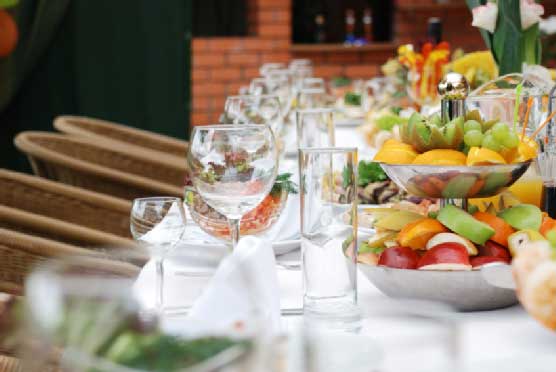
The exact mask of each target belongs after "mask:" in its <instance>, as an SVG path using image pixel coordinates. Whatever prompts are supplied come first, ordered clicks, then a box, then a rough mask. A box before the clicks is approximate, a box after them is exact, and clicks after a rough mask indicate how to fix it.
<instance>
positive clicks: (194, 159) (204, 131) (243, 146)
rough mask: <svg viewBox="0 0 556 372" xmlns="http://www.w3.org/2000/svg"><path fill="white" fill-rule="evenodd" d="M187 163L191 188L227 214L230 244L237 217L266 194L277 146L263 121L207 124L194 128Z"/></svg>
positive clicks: (237, 228)
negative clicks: (260, 123)
mask: <svg viewBox="0 0 556 372" xmlns="http://www.w3.org/2000/svg"><path fill="white" fill-rule="evenodd" d="M187 162H188V166H189V169H190V172H191V179H192V183H193V186H194V188H195V191H197V193H198V194H199V196H200V197H201V198H202V199H203V200H204V201H205V202H206V203H207V204H208V205H209V206H211V207H212V208H214V209H215V210H216V211H217V212H220V213H221V214H223V215H224V216H226V218H227V219H228V224H229V227H230V232H231V237H232V248H235V247H236V246H237V243H238V241H239V232H240V221H241V218H242V217H243V216H244V215H245V214H246V213H248V212H249V211H251V210H253V209H254V208H255V207H256V206H257V205H259V203H261V202H262V201H263V199H264V198H265V197H266V196H267V195H268V194H269V193H270V191H271V189H272V186H273V185H274V181H275V180H276V176H277V172H278V149H277V146H276V140H275V138H274V134H273V131H272V130H271V129H270V127H269V126H267V125H257V124H255V125H253V124H245V125H209V126H198V127H195V128H194V129H193V133H192V134H191V142H190V146H189V153H188V156H187Z"/></svg>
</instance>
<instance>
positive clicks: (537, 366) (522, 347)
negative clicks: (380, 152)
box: [279, 128, 556, 372]
mask: <svg viewBox="0 0 556 372" xmlns="http://www.w3.org/2000/svg"><path fill="white" fill-rule="evenodd" d="M336 144H337V146H350V147H352V146H358V147H359V149H360V151H359V152H360V158H361V159H368V158H369V156H370V157H371V158H372V150H370V149H368V148H367V146H366V144H365V143H364V141H363V139H362V137H361V135H360V134H359V133H357V132H356V131H355V130H354V129H353V128H337V129H336ZM369 154H371V155H369ZM279 281H280V287H281V291H282V292H281V299H282V306H283V307H290V308H291V307H295V306H300V305H301V301H302V300H301V272H300V271H286V270H279ZM358 295H359V296H358V297H359V305H360V307H361V308H372V307H373V304H376V302H377V301H380V299H381V298H384V295H383V294H382V293H380V292H379V291H378V289H376V288H375V287H374V286H373V285H372V284H371V283H370V282H369V281H368V280H367V278H366V277H365V276H364V275H362V274H361V273H359V275H358ZM457 318H458V319H459V320H460V321H461V327H460V340H461V346H460V352H461V355H462V359H463V362H464V364H465V365H475V364H476V363H479V364H480V365H485V364H486V363H487V362H488V361H493V362H494V363H495V364H494V365H495V366H496V368H495V369H491V370H492V371H494V370H497V371H504V372H508V371H523V372H533V371H539V372H540V371H556V333H553V332H550V331H548V330H546V329H545V328H543V327H542V326H541V325H540V324H538V323H537V322H536V321H535V320H534V319H532V318H531V317H530V316H528V314H527V313H526V312H525V311H524V310H523V308H522V307H521V306H519V305H516V306H513V307H510V308H506V309H501V310H493V311H483V312H470V313H459V314H458V315H457ZM301 319H302V318H301V317H300V316H285V317H283V321H284V324H285V326H286V328H289V329H293V328H294V327H295V326H296V325H297V324H298V323H299V322H300V321H301ZM377 326H378V328H377ZM396 327H397V328H398V329H396ZM403 327H404V325H403V323H402V322H400V323H399V325H397V326H396V323H394V324H392V323H388V326H387V328H384V329H382V330H381V331H382V332H390V333H392V334H396V333H397V332H398V331H401V330H402V328H403ZM377 329H379V330H380V324H378V325H377V324H376V322H374V321H373V319H372V318H371V319H365V320H364V324H363V329H362V333H363V334H368V335H372V332H377ZM391 352H395V350H391ZM546 358H548V359H549V360H550V363H549V362H547V360H546ZM502 365H503V366H502ZM486 368H487V367H485V369H484V370H487V369H486ZM473 370H475V369H473ZM476 370H477V371H482V370H483V369H479V368H477V369H476Z"/></svg>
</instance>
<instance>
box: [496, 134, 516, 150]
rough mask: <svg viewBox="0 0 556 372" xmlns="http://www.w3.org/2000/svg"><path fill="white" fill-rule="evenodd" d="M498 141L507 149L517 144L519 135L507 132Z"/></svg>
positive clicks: (513, 147)
mask: <svg viewBox="0 0 556 372" xmlns="http://www.w3.org/2000/svg"><path fill="white" fill-rule="evenodd" d="M500 142H501V143H502V145H504V146H505V147H507V148H509V149H515V148H516V147H517V146H519V137H518V136H517V134H515V132H508V134H507V135H506V137H505V138H504V139H503V140H502V141H500Z"/></svg>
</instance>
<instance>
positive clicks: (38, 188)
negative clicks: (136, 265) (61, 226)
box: [0, 169, 131, 238]
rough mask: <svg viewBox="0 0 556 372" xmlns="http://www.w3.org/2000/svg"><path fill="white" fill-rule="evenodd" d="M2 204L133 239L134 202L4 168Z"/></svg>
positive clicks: (1, 174) (0, 180) (0, 176)
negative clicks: (131, 227)
mask: <svg viewBox="0 0 556 372" xmlns="http://www.w3.org/2000/svg"><path fill="white" fill-rule="evenodd" d="M0 205H3V206H6V207H11V208H17V209H20V210H22V211H27V212H30V213H34V214H38V215H43V216H46V217H51V218H55V219H58V220H62V221H65V222H69V223H73V224H76V225H80V226H84V227H89V228H91V229H96V230H99V231H103V232H106V233H110V234H115V235H118V236H122V237H125V238H130V237H131V234H130V232H129V214H130V211H131V202H130V201H129V200H125V199H120V198H115V197H112V196H109V195H105V194H100V193H96V192H92V191H88V190H84V189H81V188H78V187H73V186H68V185H64V184H61V183H58V182H53V181H49V180H46V179H44V178H41V177H35V176H30V175H26V174H22V173H17V172H12V171H9V170H5V169H0Z"/></svg>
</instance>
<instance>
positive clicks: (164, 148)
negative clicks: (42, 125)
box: [54, 115, 189, 160]
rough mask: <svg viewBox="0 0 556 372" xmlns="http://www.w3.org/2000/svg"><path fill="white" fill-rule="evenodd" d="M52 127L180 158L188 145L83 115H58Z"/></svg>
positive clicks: (170, 138)
mask: <svg viewBox="0 0 556 372" xmlns="http://www.w3.org/2000/svg"><path fill="white" fill-rule="evenodd" d="M54 127H55V128H56V129H57V130H59V131H60V132H62V133H67V134H72V135H76V136H81V137H89V138H93V139H96V140H102V141H105V140H109V141H117V142H120V143H122V142H123V143H126V144H128V145H133V146H138V147H140V148H148V149H151V150H155V151H160V152H162V153H164V154H168V155H174V156H177V157H179V158H180V159H182V160H183V159H185V155H186V154H187V149H188V147H189V143H188V142H187V141H181V140H178V139H176V138H173V137H168V136H164V135H161V134H158V133H153V132H149V131H146V130H141V129H137V128H133V127H128V126H126V125H123V124H118V123H112V122H109V121H105V120H99V119H93V118H88V117H84V116H66V115H64V116H58V117H57V118H56V119H55V120H54Z"/></svg>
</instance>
